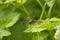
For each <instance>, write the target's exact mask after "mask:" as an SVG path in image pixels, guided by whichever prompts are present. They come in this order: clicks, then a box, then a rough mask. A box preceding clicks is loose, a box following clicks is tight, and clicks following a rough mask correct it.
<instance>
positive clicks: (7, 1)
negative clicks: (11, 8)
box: [5, 0, 15, 3]
mask: <svg viewBox="0 0 60 40" xmlns="http://www.w3.org/2000/svg"><path fill="white" fill-rule="evenodd" d="M14 1H15V0H6V1H5V3H9V2H14Z"/></svg>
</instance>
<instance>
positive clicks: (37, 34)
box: [37, 32, 39, 40]
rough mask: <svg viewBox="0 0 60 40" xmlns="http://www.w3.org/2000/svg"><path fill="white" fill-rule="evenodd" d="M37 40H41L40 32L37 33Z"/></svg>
mask: <svg viewBox="0 0 60 40" xmlns="http://www.w3.org/2000/svg"><path fill="white" fill-rule="evenodd" d="M37 39H38V40H39V32H37Z"/></svg>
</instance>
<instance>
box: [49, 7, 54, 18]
mask: <svg viewBox="0 0 60 40" xmlns="http://www.w3.org/2000/svg"><path fill="white" fill-rule="evenodd" d="M52 7H53V6H51V7H50V8H49V11H48V17H49V18H50V15H51V11H52Z"/></svg>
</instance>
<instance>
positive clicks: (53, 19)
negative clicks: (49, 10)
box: [50, 17, 60, 23]
mask: <svg viewBox="0 0 60 40" xmlns="http://www.w3.org/2000/svg"><path fill="white" fill-rule="evenodd" d="M50 21H51V22H56V23H60V18H56V17H54V18H51V19H50Z"/></svg>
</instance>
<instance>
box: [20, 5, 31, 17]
mask: <svg viewBox="0 0 60 40" xmlns="http://www.w3.org/2000/svg"><path fill="white" fill-rule="evenodd" d="M20 9H21V10H22V11H24V12H25V13H26V15H27V16H28V17H29V18H31V17H30V15H29V12H28V11H27V9H26V8H25V6H24V5H23V8H20Z"/></svg>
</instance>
